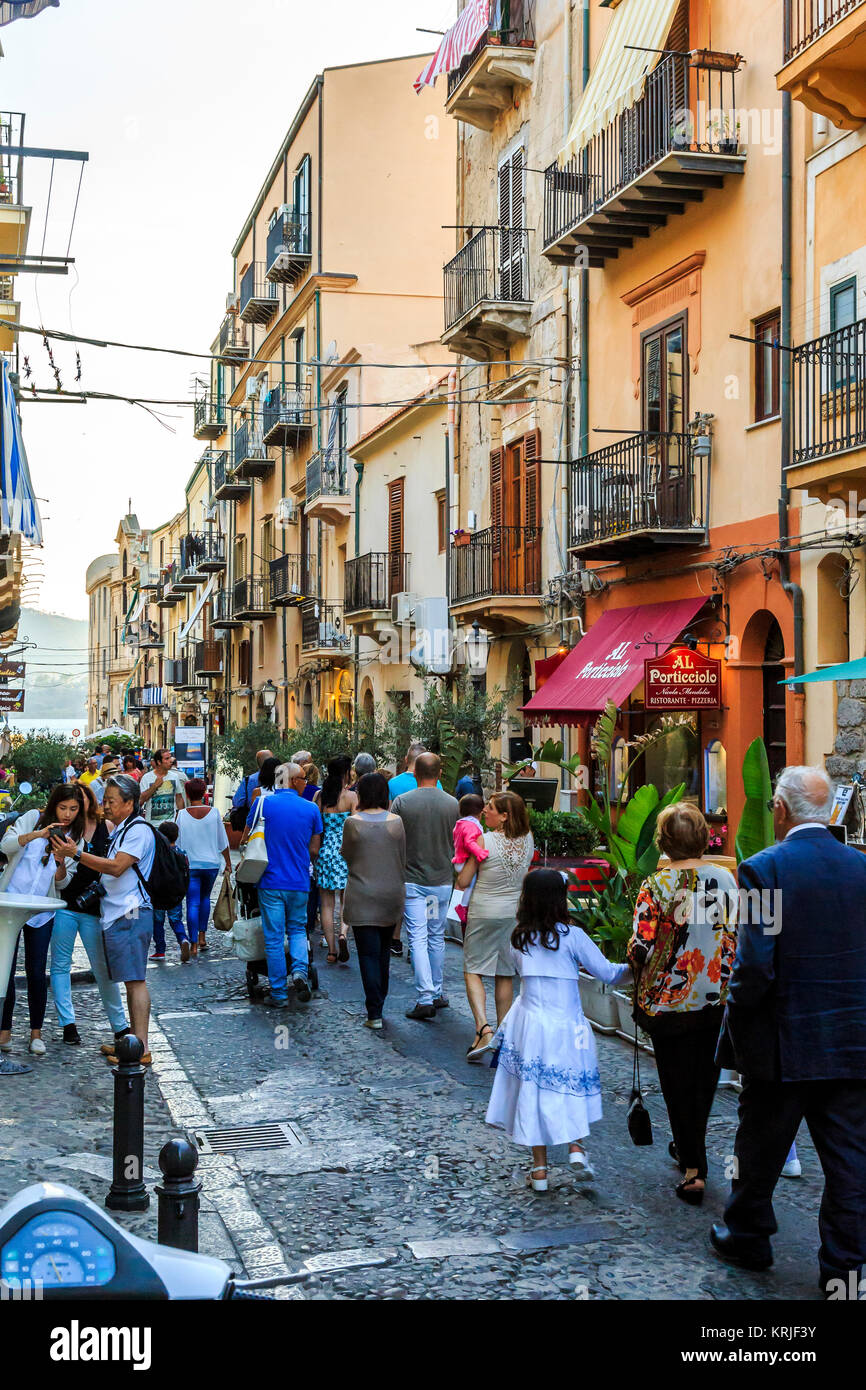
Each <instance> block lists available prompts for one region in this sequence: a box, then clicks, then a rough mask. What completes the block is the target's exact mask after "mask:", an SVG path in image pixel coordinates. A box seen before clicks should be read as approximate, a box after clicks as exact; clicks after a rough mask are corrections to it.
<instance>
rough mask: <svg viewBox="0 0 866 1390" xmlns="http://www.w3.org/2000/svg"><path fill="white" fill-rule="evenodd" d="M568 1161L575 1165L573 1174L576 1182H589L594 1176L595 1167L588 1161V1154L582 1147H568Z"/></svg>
mask: <svg viewBox="0 0 866 1390" xmlns="http://www.w3.org/2000/svg"><path fill="white" fill-rule="evenodd" d="M568 1161H569V1163H571V1164H574V1165H575V1166H576V1167H577V1172H576V1173H575V1175H574V1176H575V1179H576V1181H577V1182H591V1181H592V1179H593V1178H594V1177H595V1169H594V1168H593V1166H592V1164H591V1163H590V1161H589V1155H588V1154H587V1153H586V1152H585V1151H584V1150H583V1149H569V1151H568Z"/></svg>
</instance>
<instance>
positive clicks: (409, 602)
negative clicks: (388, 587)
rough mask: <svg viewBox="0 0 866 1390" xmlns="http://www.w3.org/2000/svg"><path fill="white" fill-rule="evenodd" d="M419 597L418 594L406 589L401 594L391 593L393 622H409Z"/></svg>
mask: <svg viewBox="0 0 866 1390" xmlns="http://www.w3.org/2000/svg"><path fill="white" fill-rule="evenodd" d="M417 597H418V595H417V594H410V593H408V592H407V591H406V590H405V589H404V590H402V591H401V592H400V593H399V594H392V595H391V621H392V623H408V622H410V621H411V618H412V614H413V612H414V610H415V603H416V600H417Z"/></svg>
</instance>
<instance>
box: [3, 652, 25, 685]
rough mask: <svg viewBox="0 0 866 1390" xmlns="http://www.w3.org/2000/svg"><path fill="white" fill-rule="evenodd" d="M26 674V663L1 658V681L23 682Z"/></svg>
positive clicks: (4, 657) (5, 657) (6, 657)
mask: <svg viewBox="0 0 866 1390" xmlns="http://www.w3.org/2000/svg"><path fill="white" fill-rule="evenodd" d="M26 674H27V664H26V662H24V661H10V660H9V657H8V656H3V657H0V681H8V680H15V681H23V679H24V677H25V675H26Z"/></svg>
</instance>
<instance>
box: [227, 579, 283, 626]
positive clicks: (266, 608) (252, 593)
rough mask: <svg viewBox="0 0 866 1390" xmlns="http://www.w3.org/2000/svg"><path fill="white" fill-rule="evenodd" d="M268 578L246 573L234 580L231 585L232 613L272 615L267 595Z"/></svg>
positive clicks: (236, 614) (237, 614)
mask: <svg viewBox="0 0 866 1390" xmlns="http://www.w3.org/2000/svg"><path fill="white" fill-rule="evenodd" d="M268 588H269V585H268V580H267V577H266V576H265V575H260V574H248V575H246V576H245V577H244V578H243V579H237V580H235V583H234V584H233V585H232V613H233V614H234V616H235V617H237V616H239V615H240V614H241V613H260V614H264V615H265V616H267V617H273V613H272V612H271V605H270V599H269V597H268Z"/></svg>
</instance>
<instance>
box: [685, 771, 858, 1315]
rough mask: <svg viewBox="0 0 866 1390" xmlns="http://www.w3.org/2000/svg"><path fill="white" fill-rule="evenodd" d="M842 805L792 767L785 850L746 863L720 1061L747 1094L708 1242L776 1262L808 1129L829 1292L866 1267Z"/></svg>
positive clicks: (777, 807)
mask: <svg viewBox="0 0 866 1390" xmlns="http://www.w3.org/2000/svg"><path fill="white" fill-rule="evenodd" d="M832 802H833V784H832V783H831V781H830V779H829V778H828V776H827V774H826V773H825V772H824V771H823V770H822V769H821V768H814V767H811V768H810V767H788V768H786V769H785V770H784V772H783V773H782V774H781V775H780V777H779V779H778V781H777V783H776V794H775V796H774V798H773V802H772V807H773V820H774V824H775V828H776V838H777V840H778V841H779V843H777V844H775V845H774V846H773V847H772V849H766V850H762V851H761V853H760V854H756V855H754V857H753V858H751V859H748V860H746V861H745V862H744V863H742V864H741V865H740V870H739V879H740V895H741V900H740V928H739V937H738V945H737V956H736V961H735V963H734V969H733V972H732V975H731V982H730V988H729V992H728V1004H727V1008H726V1010H725V1019H724V1024H723V1027H722V1036H721V1040H720V1043H719V1053H718V1056H717V1061H719V1062H720V1064H721V1065H722V1066H725V1067H736V1069H737V1070H738V1071H739V1072H740V1073H741V1075H742V1078H743V1090H742V1094H741V1096H740V1106H739V1128H738V1130H737V1138H736V1141H735V1155H736V1176H735V1177H734V1179H733V1182H732V1184H731V1195H730V1197H729V1199H728V1203H727V1206H726V1208H725V1225H715V1226H713V1228H712V1231H711V1235H710V1239H711V1241H712V1244H713V1246H714V1248H715V1250H716V1252H717V1253H718V1254H719V1255H720V1256H721V1257H722V1258H723V1259H725V1260H728V1261H730V1262H732V1263H736V1264H741V1265H745V1266H746V1267H747V1268H749V1269H767V1268H768V1267H769V1266H770V1265H771V1264H772V1263H773V1255H772V1251H771V1247H770V1236H771V1235H773V1234H774V1232H775V1231H776V1219H775V1216H774V1214H773V1190H774V1188H775V1186H776V1183H777V1181H778V1179H779V1175H780V1173H781V1170H782V1165H783V1163H784V1162H785V1156H786V1154H787V1153H788V1150H789V1149H790V1147H791V1144H792V1142H793V1140H794V1136H795V1135H796V1133H797V1128H798V1126H799V1124H800V1122H801V1120H803V1119H805V1121H806V1124H807V1125H808V1127H809V1132H810V1134H811V1136H812V1139H813V1142H814V1144H815V1148H816V1149H817V1151H818V1156H819V1158H820V1160H821V1166H822V1168H823V1170H824V1180H825V1186H824V1196H823V1200H822V1202H821V1211H820V1216H819V1227H820V1232H821V1248H820V1252H819V1264H820V1273H821V1286H822V1287H823V1288H824V1289H825V1291H826V1290H827V1286H828V1283H829V1282H830V1281H831V1280H837V1279H838V1280H842V1281H844V1282H845V1285H846V1287H847V1286H848V1276H849V1273H850V1271H852V1270H855V1271H860V1270H861V1269H862V1268H863V1266H866V856H864V855H862V854H860V853H859V852H858V851H857V850H855V849H851V848H849V847H848V846H846V845H842V844H840V843H839V841H838V840H836V839H834V837H833V836H832V835H831V834H830V832H829V830H828V829H827V826H828V823H829V819H830V809H831V806H832ZM864 1273H866V1270H864ZM857 1277H859V1275H858V1276H856V1277H855V1281H854V1282H855V1284H856V1278H857Z"/></svg>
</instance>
